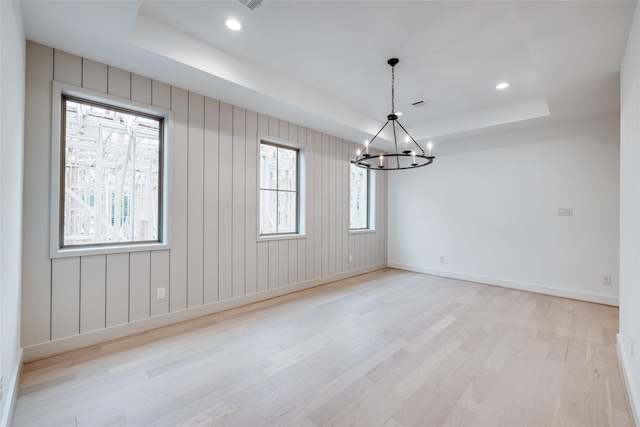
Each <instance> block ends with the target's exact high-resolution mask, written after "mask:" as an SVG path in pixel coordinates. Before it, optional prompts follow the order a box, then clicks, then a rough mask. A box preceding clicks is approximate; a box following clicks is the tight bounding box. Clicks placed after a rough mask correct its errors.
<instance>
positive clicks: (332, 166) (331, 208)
mask: <svg viewBox="0 0 640 427" xmlns="http://www.w3.org/2000/svg"><path fill="white" fill-rule="evenodd" d="M328 144H329V150H328V157H327V171H328V173H329V176H328V177H327V178H328V180H327V182H328V187H329V189H328V198H327V209H328V212H329V215H328V218H327V219H328V223H327V224H328V228H327V229H326V231H327V232H328V234H329V251H328V255H329V259H328V264H329V270H328V272H329V274H330V275H334V274H336V232H337V230H336V215H335V212H336V138H335V137H333V136H329V139H328Z"/></svg>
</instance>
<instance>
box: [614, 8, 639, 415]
mask: <svg viewBox="0 0 640 427" xmlns="http://www.w3.org/2000/svg"><path fill="white" fill-rule="evenodd" d="M620 80H621V82H620V83H621V85H620V333H619V335H618V355H619V357H620V360H621V362H622V370H623V373H624V377H625V381H626V383H627V390H628V391H629V400H630V401H631V407H632V409H633V415H634V417H635V420H636V424H637V425H640V394H639V393H640V363H638V359H639V357H640V356H639V355H638V351H639V349H638V345H640V164H639V163H638V162H639V160H640V120H639V119H638V118H639V117H640V8H636V13H635V16H634V20H633V26H632V28H631V32H630V34H629V41H628V42H627V50H626V52H625V56H624V61H623V64H622V70H621V75H620ZM632 349H633V350H632Z"/></svg>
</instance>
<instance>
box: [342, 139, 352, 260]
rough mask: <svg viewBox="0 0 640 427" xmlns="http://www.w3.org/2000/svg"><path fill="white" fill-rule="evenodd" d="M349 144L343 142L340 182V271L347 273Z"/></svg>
mask: <svg viewBox="0 0 640 427" xmlns="http://www.w3.org/2000/svg"><path fill="white" fill-rule="evenodd" d="M350 147H351V144H350V143H349V142H348V141H345V143H344V145H343V146H342V182H343V185H344V190H343V193H342V201H343V205H342V214H341V215H342V231H341V233H342V271H349V269H350V268H351V265H350V263H349V164H350V163H349V159H350V156H349V153H350V151H349V149H350Z"/></svg>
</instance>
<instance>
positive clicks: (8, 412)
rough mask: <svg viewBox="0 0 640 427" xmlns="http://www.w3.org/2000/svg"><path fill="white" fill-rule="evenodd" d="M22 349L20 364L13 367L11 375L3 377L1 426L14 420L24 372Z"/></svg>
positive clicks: (0, 412) (19, 358)
mask: <svg viewBox="0 0 640 427" xmlns="http://www.w3.org/2000/svg"><path fill="white" fill-rule="evenodd" d="M22 354H23V353H22V350H20V353H19V357H18V364H17V365H16V366H14V367H13V369H12V371H11V376H10V377H9V378H3V379H2V399H0V426H10V425H11V421H12V420H13V412H14V410H15V409H16V400H18V385H19V383H20V373H21V372H22Z"/></svg>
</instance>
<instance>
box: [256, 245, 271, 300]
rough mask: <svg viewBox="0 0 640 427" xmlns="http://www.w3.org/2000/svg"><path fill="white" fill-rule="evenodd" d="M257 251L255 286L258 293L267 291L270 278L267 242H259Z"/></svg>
mask: <svg viewBox="0 0 640 427" xmlns="http://www.w3.org/2000/svg"><path fill="white" fill-rule="evenodd" d="M257 250H258V264H257V266H256V268H257V270H258V279H257V286H258V292H263V291H266V290H268V289H269V277H271V269H270V268H269V242H259V243H258V245H257Z"/></svg>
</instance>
